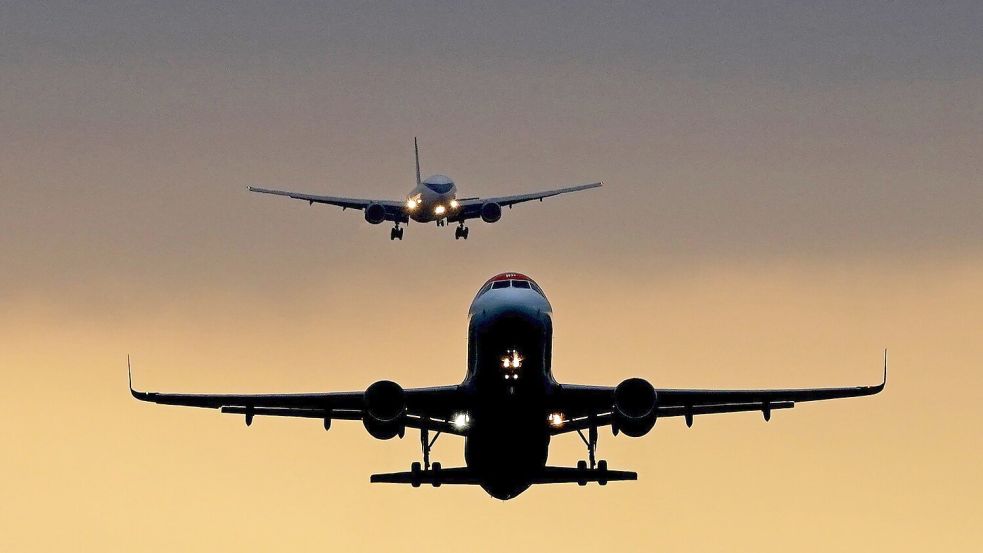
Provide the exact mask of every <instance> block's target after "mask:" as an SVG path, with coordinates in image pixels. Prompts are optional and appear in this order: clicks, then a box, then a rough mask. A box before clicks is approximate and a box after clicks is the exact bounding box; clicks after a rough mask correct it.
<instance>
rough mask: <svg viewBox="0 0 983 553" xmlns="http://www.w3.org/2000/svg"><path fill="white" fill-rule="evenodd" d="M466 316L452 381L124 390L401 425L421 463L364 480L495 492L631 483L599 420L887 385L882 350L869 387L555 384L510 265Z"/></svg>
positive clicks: (383, 428)
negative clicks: (451, 440)
mask: <svg viewBox="0 0 983 553" xmlns="http://www.w3.org/2000/svg"><path fill="white" fill-rule="evenodd" d="M468 316H469V323H468V360H467V374H466V375H465V377H464V381H463V382H461V383H460V384H457V385H451V386H440V387H433V388H410V389H403V388H402V387H401V386H400V385H399V384H396V383H395V382H392V381H389V380H380V381H378V382H376V383H374V384H372V385H371V386H369V387H368V388H367V389H366V390H365V391H364V392H340V393H339V392H334V393H314V394H274V395H212V394H169V393H157V392H140V391H136V390H134V389H133V384H132V377H131V380H130V393H132V394H133V397H135V398H137V399H139V400H141V401H150V402H154V403H163V404H168V405H186V406H190V407H211V408H217V409H221V411H222V412H223V413H235V414H239V415H245V419H246V425H247V426H248V425H250V424H252V421H253V417H254V416H256V415H272V416H279V417H303V418H311V419H321V420H323V421H324V428H325V429H326V430H327V429H328V428H330V426H331V421H332V420H335V419H341V420H361V421H362V424H363V425H364V426H365V429H366V430H367V431H368V432H369V434H371V435H372V436H373V437H375V438H378V439H381V440H388V439H390V438H393V437H394V436H399V437H400V438H402V437H403V434H404V433H405V431H406V428H416V429H419V430H420V445H421V448H422V451H423V465H422V466H421V464H420V463H418V462H415V463H412V464H411V466H410V470H409V472H396V473H388V474H374V475H372V478H371V480H370V481H371V482H388V483H397V484H411V485H412V486H414V487H417V486H420V485H421V484H424V483H426V484H430V485H433V486H440V485H441V484H472V485H479V486H481V487H482V488H484V489H485V491H487V492H488V493H489V494H490V495H492V496H493V497H496V498H498V499H503V500H504V499H511V498H513V497H515V496H517V495H519V494H520V493H522V492H523V491H524V490H526V489H527V488H528V487H529V486H531V485H533V484H553V483H562V482H576V483H578V484H580V485H581V486H584V485H586V484H587V482H597V483H599V484H600V485H602V486H603V485H605V484H607V483H608V482H609V481H615V480H635V479H636V477H637V475H636V473H634V472H628V471H620V470H609V469H608V465H607V461H603V460H602V461H599V462H597V463H595V462H594V454H595V450H596V448H597V429H598V428H599V427H603V426H610V427H611V430H612V432H613V433H614V435H615V436H617V435H618V434H619V433H621V434H625V435H626V436H631V437H639V436H643V435H645V434H647V433H648V432H649V431H650V430H652V428H653V426H655V422H656V420H658V419H660V418H665V417H683V418H684V419H685V421H686V425H687V426H692V424H693V417H694V416H696V415H705V414H711V413H733V412H741V411H761V412H762V414H763V415H764V419H765V420H766V421H767V420H769V419H770V418H771V413H772V411H774V410H776V409H788V408H790V407H793V406H794V405H795V403H797V402H805V401H817V400H825V399H834V398H845V397H855V396H867V395H872V394H876V393H878V392H880V391H881V390H883V389H884V385H885V383H886V382H887V351H885V352H884V378H883V380H882V381H881V383H880V384H877V385H875V386H856V387H850V388H809V389H792V390H682V389H663V388H655V387H653V386H652V385H651V384H649V382H648V381H646V380H644V379H641V378H629V379H627V380H624V381H623V382H621V383H620V384H618V385H617V386H583V385H577V384H560V383H558V382H557V381H556V380H555V379H554V378H553V373H552V369H551V366H550V365H551V358H552V343H553V317H552V307H551V306H550V303H549V301H548V300H547V299H546V296H545V294H544V293H543V290H542V289H541V288H540V287H539V285H537V284H536V283H535V282H534V281H533V280H532V279H530V278H529V277H527V276H525V275H522V274H519V273H502V274H500V275H496V276H494V277H492V278H491V279H489V280H488V281H487V282H486V283H485V284H484V285H482V287H481V288H480V289H479V290H478V294H477V296H475V298H474V301H472V302H471V308H470V310H469V312H468ZM127 364H129V361H127ZM585 431H586V432H587V435H586V436H585V435H584V432H585ZM431 432H433V433H434V434H433V437H432V438H431V434H430V433H431ZM565 432H577V433H578V434H580V437H581V439H582V440H583V441H584V444H586V445H587V456H588V460H582V461H578V462H577V466H576V467H556V466H547V465H546V458H547V453H548V449H549V443H550V438H551V437H552V436H556V435H558V434H563V433H565ZM440 434H454V435H458V436H463V437H464V438H465V444H464V458H465V461H466V464H467V466H464V467H456V468H443V467H441V465H440V463H433V465H432V466H431V464H430V448H431V447H432V446H433V445H434V442H435V441H436V440H437V437H438V436H440Z"/></svg>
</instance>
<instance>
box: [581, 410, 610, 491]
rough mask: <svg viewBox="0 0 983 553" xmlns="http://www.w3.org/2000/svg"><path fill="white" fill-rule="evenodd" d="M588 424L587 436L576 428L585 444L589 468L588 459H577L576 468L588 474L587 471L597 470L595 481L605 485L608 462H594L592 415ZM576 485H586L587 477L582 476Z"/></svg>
mask: <svg viewBox="0 0 983 553" xmlns="http://www.w3.org/2000/svg"><path fill="white" fill-rule="evenodd" d="M589 420H590V426H589V427H588V429H587V436H584V433H583V431H582V430H579V429H578V430H577V434H579V435H580V439H581V440H583V442H584V445H586V446H587V458H588V459H589V461H590V469H588V468H587V464H588V461H583V460H581V461H577V470H578V471H579V472H580V473H581V474H584V475H587V474H589V472H594V471H597V483H598V484H600V485H602V486H604V485H607V483H608V479H607V472H608V462H607V461H606V460H604V459H601V460H600V461H597V462H595V460H594V457H595V453H596V452H597V422H596V421H595V420H594V417H593V416H591V417H590V419H589ZM577 485H579V486H586V485H587V479H586V478H583V479H580V480H578V481H577Z"/></svg>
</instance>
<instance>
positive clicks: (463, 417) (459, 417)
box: [451, 413, 471, 430]
mask: <svg viewBox="0 0 983 553" xmlns="http://www.w3.org/2000/svg"><path fill="white" fill-rule="evenodd" d="M470 422H471V417H469V416H468V414H467V413H458V414H456V415H454V418H453V419H451V424H453V425H454V428H457V429H458V430H463V429H465V428H467V427H468V423H470Z"/></svg>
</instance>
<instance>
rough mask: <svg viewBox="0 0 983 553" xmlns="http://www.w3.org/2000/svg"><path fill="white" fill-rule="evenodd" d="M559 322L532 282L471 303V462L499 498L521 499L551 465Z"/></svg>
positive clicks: (506, 283) (503, 284) (485, 291)
mask: <svg viewBox="0 0 983 553" xmlns="http://www.w3.org/2000/svg"><path fill="white" fill-rule="evenodd" d="M552 336H553V321H552V309H551V307H550V304H549V301H548V300H547V299H546V297H545V296H544V295H543V294H542V292H541V291H540V289H539V287H538V286H537V285H536V284H535V282H532V281H531V280H529V279H528V278H527V277H525V276H523V275H518V274H516V273H505V274H502V275H498V276H496V277H494V278H493V279H492V280H490V281H489V282H488V283H486V284H485V286H483V287H482V289H481V291H479V293H478V296H477V297H475V300H474V301H473V302H472V304H471V309H470V310H469V324H468V374H467V376H466V378H465V380H464V383H463V384H462V386H463V388H464V389H465V390H466V392H467V393H468V394H469V395H470V396H471V405H472V410H471V413H470V420H469V430H468V435H467V439H466V444H465V449H464V456H465V460H466V462H467V464H468V467H469V468H471V469H472V470H474V471H475V473H476V475H477V476H478V478H479V480H480V481H481V486H482V487H483V488H484V489H485V491H487V492H488V493H489V494H491V495H492V496H493V497H496V498H499V499H509V498H512V497H515V496H516V495H518V494H519V493H521V492H522V491H523V490H525V489H526V488H528V487H529V486H530V484H531V478H532V475H534V474H536V473H538V472H539V471H540V470H541V469H542V468H543V467H544V466H545V465H546V458H547V453H548V450H549V442H550V432H549V422H548V418H547V417H548V416H549V413H547V411H546V405H547V401H546V399H547V397H548V396H549V395H550V394H551V393H553V392H554V390H555V389H556V386H557V383H556V381H555V380H554V379H553V375H552V373H551V369H550V365H551V354H552V351H551V350H552Z"/></svg>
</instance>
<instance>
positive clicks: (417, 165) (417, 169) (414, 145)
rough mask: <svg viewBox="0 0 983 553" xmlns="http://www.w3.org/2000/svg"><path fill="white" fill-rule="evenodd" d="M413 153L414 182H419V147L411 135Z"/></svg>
mask: <svg viewBox="0 0 983 553" xmlns="http://www.w3.org/2000/svg"><path fill="white" fill-rule="evenodd" d="M413 153H414V154H415V155H416V183H417V184H420V180H421V179H420V148H419V147H418V146H417V145H416V137H415V136H414V137H413Z"/></svg>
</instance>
